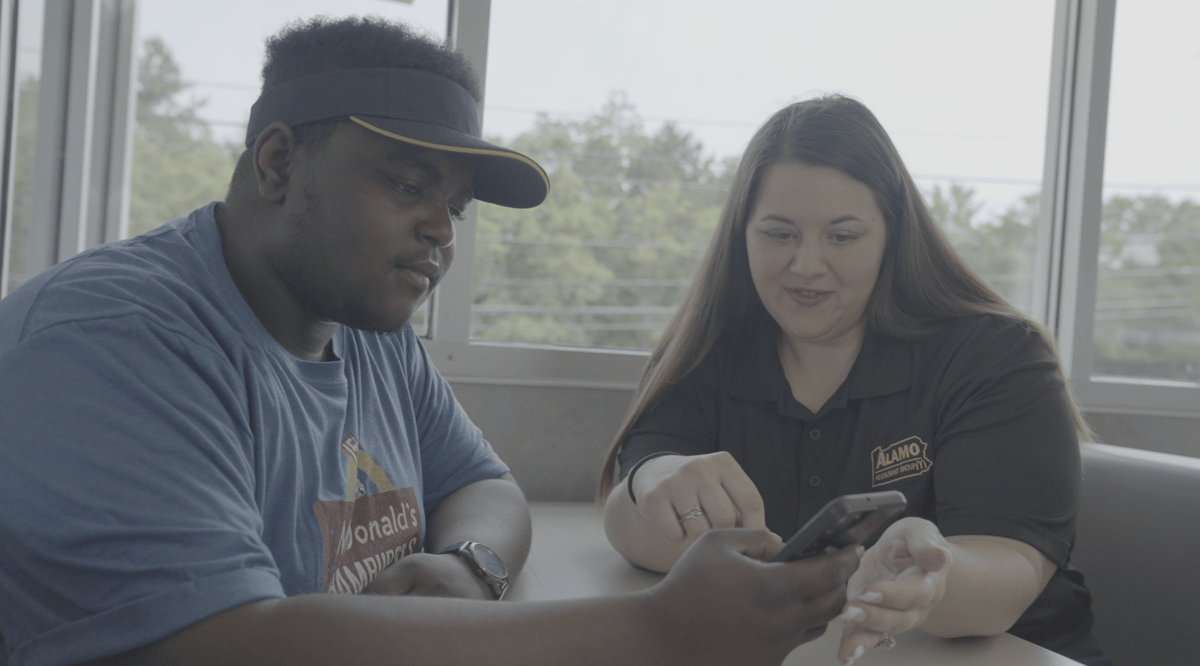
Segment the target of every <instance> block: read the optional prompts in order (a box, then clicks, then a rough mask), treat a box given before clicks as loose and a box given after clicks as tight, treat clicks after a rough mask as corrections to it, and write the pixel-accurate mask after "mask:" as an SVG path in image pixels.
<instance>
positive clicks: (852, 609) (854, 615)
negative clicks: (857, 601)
mask: <svg viewBox="0 0 1200 666" xmlns="http://www.w3.org/2000/svg"><path fill="white" fill-rule="evenodd" d="M866 616H867V614H866V613H864V612H863V610H862V609H861V608H859V607H858V606H847V607H846V610H844V611H842V614H841V615H839V616H838V619H839V620H845V621H846V622H860V621H861V620H862V619H863V618H865V617H866ZM860 647H861V646H860Z"/></svg>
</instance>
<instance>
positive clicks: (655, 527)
mask: <svg viewBox="0 0 1200 666" xmlns="http://www.w3.org/2000/svg"><path fill="white" fill-rule="evenodd" d="M629 480H630V479H629V477H628V476H627V477H625V479H623V480H622V481H621V482H620V483H618V484H617V485H616V486H615V487H614V488H613V490H612V492H610V493H609V495H608V501H607V502H606V503H605V505H604V531H605V533H606V534H607V535H608V540H609V542H610V543H611V544H612V545H613V548H615V549H616V550H617V552H619V553H621V555H623V556H624V557H625V559H626V560H628V561H629V562H630V563H631V564H634V565H636V566H639V567H642V568H645V569H649V570H651V571H659V572H665V571H670V569H671V567H672V566H674V565H675V562H676V560H678V559H679V557H680V556H681V555H682V554H683V552H684V551H685V550H687V548H688V546H690V545H691V544H692V542H694V541H695V540H696V539H697V538H698V537H699V536H700V535H701V534H703V533H705V532H707V531H708V530H710V529H714V528H730V527H753V528H758V529H766V512H765V511H764V507H763V500H762V497H761V496H760V495H759V493H758V489H757V488H756V487H755V486H754V482H752V481H751V480H750V477H748V476H746V473H745V472H744V471H742V468H741V466H740V465H738V464H737V461H735V460H734V459H733V456H731V455H730V454H729V453H727V452H724V451H719V452H717V453H709V454H704V455H698V456H679V455H667V456H659V457H657V458H652V459H650V460H647V461H646V462H644V463H642V465H641V466H640V467H638V469H637V473H636V474H635V475H634V477H633V481H634V487H633V493H632V495H631V494H630V488H629ZM634 497H636V498H637V502H636V503H635V502H634V500H633V498H634ZM695 507H700V510H701V511H703V513H702V514H699V515H696V512H695V511H694V509H695ZM689 510H691V511H692V513H691V514H689V513H688V512H689ZM686 515H690V516H692V517H690V518H687V519H686V520H681V519H680V516H686ZM775 538H776V539H778V537H775Z"/></svg>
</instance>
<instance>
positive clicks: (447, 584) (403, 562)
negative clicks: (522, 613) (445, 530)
mask: <svg viewBox="0 0 1200 666" xmlns="http://www.w3.org/2000/svg"><path fill="white" fill-rule="evenodd" d="M363 593H364V594H394V595H411V596H416V597H457V598H459V599H482V600H487V601H491V600H492V599H494V598H495V595H493V594H492V590H491V588H489V587H488V586H487V583H485V582H483V581H482V580H481V579H480V578H479V576H476V575H475V572H473V571H471V567H470V566H468V565H467V563H466V562H464V561H463V560H462V558H461V557H459V556H458V555H455V554H453V553H446V554H444V555H434V554H432V553H413V554H411V555H407V556H405V557H402V558H400V559H399V560H398V561H396V562H395V563H393V564H392V565H391V566H389V567H388V568H386V569H384V570H383V571H381V572H380V573H379V575H378V576H376V577H375V580H373V581H371V583H370V584H369V585H367V587H366V588H364V589H363Z"/></svg>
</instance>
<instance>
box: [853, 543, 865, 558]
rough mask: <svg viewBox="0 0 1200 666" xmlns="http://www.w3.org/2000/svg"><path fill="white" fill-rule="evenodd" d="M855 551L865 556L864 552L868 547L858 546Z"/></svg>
mask: <svg viewBox="0 0 1200 666" xmlns="http://www.w3.org/2000/svg"><path fill="white" fill-rule="evenodd" d="M854 552H855V553H856V554H857V555H858V556H859V557H862V556H863V553H865V552H867V549H866V548H863V547H862V546H859V547H858V548H855V549H854Z"/></svg>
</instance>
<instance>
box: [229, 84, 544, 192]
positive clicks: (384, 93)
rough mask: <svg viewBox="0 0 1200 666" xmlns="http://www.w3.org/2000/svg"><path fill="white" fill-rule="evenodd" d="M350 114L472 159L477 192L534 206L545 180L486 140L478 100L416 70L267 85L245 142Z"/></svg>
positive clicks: (538, 170) (530, 164)
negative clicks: (276, 129) (275, 127)
mask: <svg viewBox="0 0 1200 666" xmlns="http://www.w3.org/2000/svg"><path fill="white" fill-rule="evenodd" d="M327 120H349V121H351V122H354V123H357V124H358V125H360V126H362V127H365V128H366V129H369V130H371V131H373V132H377V133H379V134H382V135H384V136H386V137H389V138H392V139H395V140H397V141H403V142H405V143H410V144H413V145H416V146H422V147H424V148H430V149H433V150H444V151H448V152H452V153H462V154H466V155H471V156H473V157H474V158H475V181H474V183H473V189H474V191H475V198H476V199H478V200H480V201H486V202H488V203H494V204H498V205H500V206H508V207H510V208H533V207H534V206H537V205H538V204H540V203H542V201H544V200H545V199H546V195H547V194H548V193H549V192H550V178H549V177H548V176H547V175H546V172H545V171H544V170H542V167H540V166H538V164H537V162H534V161H533V160H531V159H530V158H528V157H526V156H525V155H522V154H521V153H518V152H516V151H513V150H509V149H507V148H501V147H500V146H497V145H495V144H492V143H488V142H487V141H484V140H483V139H482V138H481V137H482V135H483V132H482V130H481V128H480V125H479V110H478V108H477V107H476V105H475V98H473V97H471V94H470V93H468V92H467V91H466V89H464V88H463V87H462V86H460V85H458V84H457V83H455V82H454V81H451V80H450V79H447V78H445V77H443V76H439V75H437V74H434V73H432V72H427V71H424V70H417V69H351V70H340V71H331V72H322V73H320V74H314V75H312V76H303V77H300V78H298V79H292V80H291V81H287V82H284V83H281V84H279V85H277V86H275V87H273V88H271V89H269V90H265V91H263V93H262V96H261V97H259V98H258V101H257V102H255V103H254V106H253V107H251V109H250V124H249V126H248V127H247V128H246V147H247V148H252V147H253V146H254V142H255V140H256V139H258V135H259V134H261V133H262V131H263V130H265V129H266V128H267V127H268V126H269V125H270V124H271V123H274V122H283V123H286V124H287V125H290V126H292V127H300V126H303V125H309V124H312V123H317V122H322V121H327Z"/></svg>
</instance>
